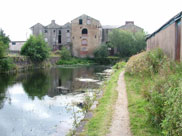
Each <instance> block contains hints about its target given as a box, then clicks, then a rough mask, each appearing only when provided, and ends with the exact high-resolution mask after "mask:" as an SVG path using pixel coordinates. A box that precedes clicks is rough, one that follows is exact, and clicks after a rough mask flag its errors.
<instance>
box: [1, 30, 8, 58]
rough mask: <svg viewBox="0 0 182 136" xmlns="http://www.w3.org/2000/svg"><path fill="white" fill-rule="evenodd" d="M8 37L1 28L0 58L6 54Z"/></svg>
mask: <svg viewBox="0 0 182 136" xmlns="http://www.w3.org/2000/svg"><path fill="white" fill-rule="evenodd" d="M9 42H10V39H9V37H8V36H6V35H5V33H4V32H3V30H0V58H3V57H5V56H6V54H7V52H6V51H7V49H8V47H9Z"/></svg>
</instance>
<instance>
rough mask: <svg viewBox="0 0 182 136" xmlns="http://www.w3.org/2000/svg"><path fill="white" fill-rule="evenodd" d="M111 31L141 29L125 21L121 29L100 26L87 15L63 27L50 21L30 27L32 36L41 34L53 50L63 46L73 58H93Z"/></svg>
mask: <svg viewBox="0 0 182 136" xmlns="http://www.w3.org/2000/svg"><path fill="white" fill-rule="evenodd" d="M113 29H121V30H128V31H132V32H137V31H140V30H142V31H143V29H142V28H140V27H138V26H136V25H134V22H133V21H127V22H126V24H125V25H123V26H121V27H116V26H101V23H100V22H99V20H97V19H94V18H92V17H90V16H88V15H85V14H83V15H81V16H79V17H77V18H75V19H73V20H72V21H71V23H67V24H65V25H63V26H61V25H58V24H56V23H55V20H52V22H51V24H49V25H47V26H43V25H42V24H40V23H37V24H36V25H34V26H32V27H31V30H32V33H33V35H36V36H37V35H39V34H42V35H43V36H44V38H45V41H46V42H48V44H49V45H50V46H51V47H52V49H53V50H56V49H61V47H62V46H63V45H64V46H66V47H67V48H69V49H70V51H71V52H72V55H73V56H76V57H93V53H94V51H95V49H96V48H98V47H99V46H100V45H101V43H108V42H109V32H111V31H112V30H113Z"/></svg>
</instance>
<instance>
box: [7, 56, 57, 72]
mask: <svg viewBox="0 0 182 136" xmlns="http://www.w3.org/2000/svg"><path fill="white" fill-rule="evenodd" d="M11 58H12V59H13V62H14V64H15V65H16V66H17V70H19V69H28V68H38V67H45V66H48V65H49V66H50V65H56V62H57V61H58V60H59V59H60V58H59V57H51V58H48V59H47V60H46V61H44V62H43V63H38V64H36V65H35V64H34V63H32V61H31V60H30V59H29V58H28V57H24V56H16V57H11Z"/></svg>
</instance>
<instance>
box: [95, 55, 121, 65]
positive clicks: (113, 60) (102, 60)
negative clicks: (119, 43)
mask: <svg viewBox="0 0 182 136" xmlns="http://www.w3.org/2000/svg"><path fill="white" fill-rule="evenodd" d="M93 61H94V62H95V63H97V64H101V65H113V64H116V63H117V62H119V61H120V58H119V57H105V58H104V57H101V58H93Z"/></svg>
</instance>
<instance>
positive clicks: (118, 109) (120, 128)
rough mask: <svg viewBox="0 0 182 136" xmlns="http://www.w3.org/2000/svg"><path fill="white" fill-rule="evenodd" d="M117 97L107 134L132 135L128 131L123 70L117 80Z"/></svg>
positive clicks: (116, 135)
mask: <svg viewBox="0 0 182 136" xmlns="http://www.w3.org/2000/svg"><path fill="white" fill-rule="evenodd" d="M117 91H118V99H117V101H116V105H115V111H114V114H113V118H112V125H111V127H110V133H109V134H108V135H107V136H132V134H131V132H130V123H129V113H128V99H127V93H126V87H125V80H124V71H123V72H121V74H120V76H119V80H118V87H117Z"/></svg>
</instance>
